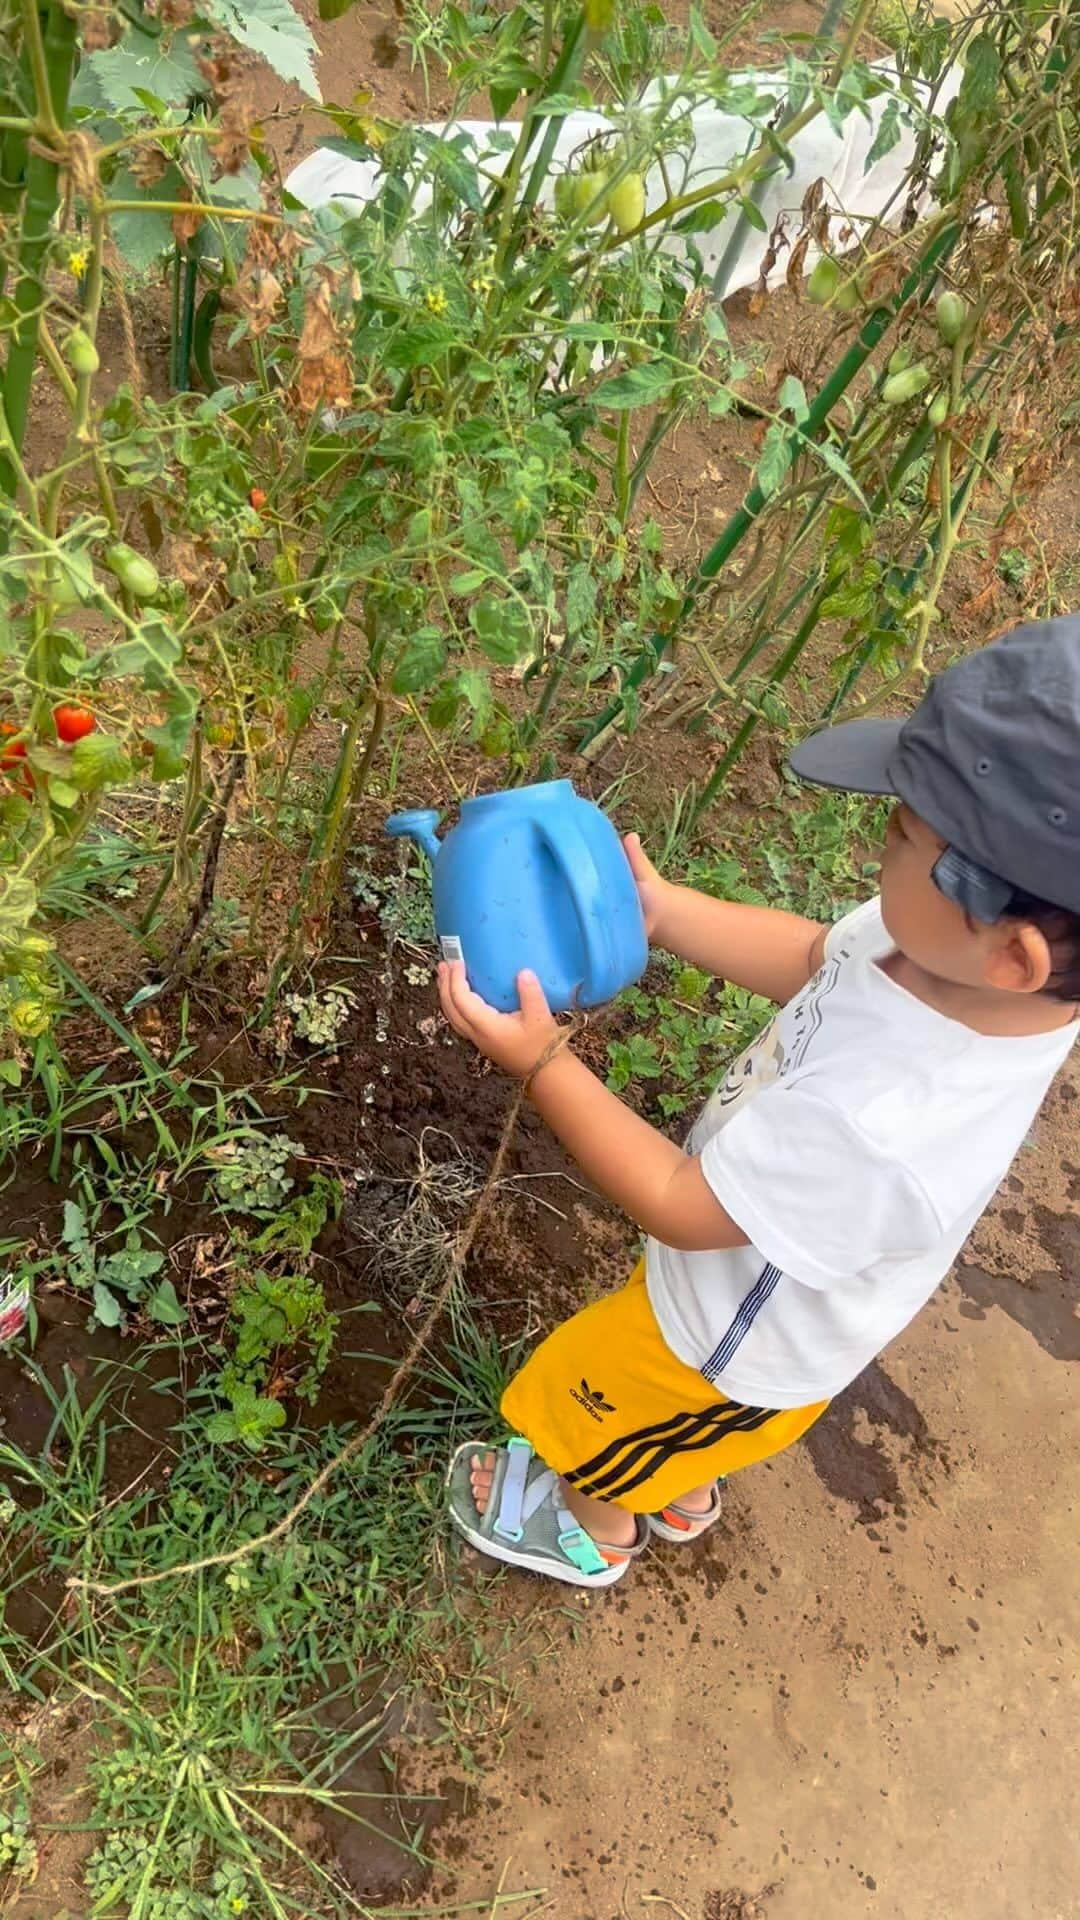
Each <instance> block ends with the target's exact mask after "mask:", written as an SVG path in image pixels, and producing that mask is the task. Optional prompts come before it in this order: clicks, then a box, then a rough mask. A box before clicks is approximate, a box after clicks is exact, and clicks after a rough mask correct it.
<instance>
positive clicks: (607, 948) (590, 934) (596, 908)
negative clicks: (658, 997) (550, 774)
mask: <svg viewBox="0 0 1080 1920" xmlns="http://www.w3.org/2000/svg"><path fill="white" fill-rule="evenodd" d="M537 830H538V832H539V834H540V838H541V840H542V841H543V843H544V845H545V847H546V848H547V850H548V852H549V853H550V855H551V857H552V859H553V860H554V862H555V865H556V866H557V867H558V869H559V872H560V874H561V875H562V878H563V881H564V883H565V886H566V890H567V892H568V893H569V895H570V899H571V901H572V902H573V907H574V912H575V914H576V915H577V921H578V926H579V927H580V929H581V940H582V945H583V947H584V949H585V968H586V972H587V974H588V975H589V978H590V981H591V984H592V986H593V989H594V996H593V997H595V998H596V999H598V1000H605V999H608V998H610V994H611V993H612V992H614V986H611V987H610V988H608V990H607V991H605V990H604V988H605V983H606V982H607V981H608V980H609V979H610V980H612V981H614V978H615V975H616V971H617V968H616V965H615V959H616V956H615V954H614V953H613V951H612V946H611V933H610V927H609V922H608V920H607V918H606V916H605V915H604V913H603V903H604V886H603V881H602V880H601V877H600V869H599V867H598V866H597V864H596V857H595V855H594V853H593V850H592V848H591V847H590V845H589V843H588V841H587V840H586V838H585V835H584V834H583V833H582V831H581V829H580V827H577V826H575V825H573V823H572V822H570V821H565V820H564V821H561V822H560V825H559V836H558V840H555V839H553V838H552V835H551V834H550V833H549V832H548V829H547V827H546V826H545V825H544V824H543V823H542V822H541V821H538V822H537ZM568 854H569V856H570V857H569V858H568V857H567V856H568ZM597 988H599V991H596V989H597Z"/></svg>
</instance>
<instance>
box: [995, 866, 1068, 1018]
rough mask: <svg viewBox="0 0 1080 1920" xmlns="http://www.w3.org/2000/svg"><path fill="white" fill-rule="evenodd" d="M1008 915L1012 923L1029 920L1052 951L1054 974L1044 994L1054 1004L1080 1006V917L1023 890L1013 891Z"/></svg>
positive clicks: (1051, 958)
mask: <svg viewBox="0 0 1080 1920" xmlns="http://www.w3.org/2000/svg"><path fill="white" fill-rule="evenodd" d="M1005 912H1006V914H1007V915H1008V917H1009V919H1010V920H1028V921H1030V922H1031V924H1032V925H1033V926H1036V927H1038V929H1039V932H1040V933H1041V934H1042V936H1043V939H1044V940H1045V941H1046V943H1047V945H1048V947H1049V948H1050V960H1051V965H1052V967H1053V972H1052V973H1051V975H1050V978H1049V980H1048V981H1047V983H1046V986H1045V988H1044V992H1046V993H1048V994H1049V995H1050V997H1051V999H1053V1000H1064V1001H1066V1002H1068V1001H1076V1002H1080V913H1073V912H1072V911H1071V909H1070V908H1068V907H1055V906H1053V905H1052V904H1051V902H1050V901H1049V900H1040V899H1039V898H1038V896H1037V895H1036V894H1034V893H1025V892H1024V890H1023V888H1022V887H1014V888H1013V894H1012V899H1011V900H1010V901H1009V904H1008V906H1007V907H1006V909H1005Z"/></svg>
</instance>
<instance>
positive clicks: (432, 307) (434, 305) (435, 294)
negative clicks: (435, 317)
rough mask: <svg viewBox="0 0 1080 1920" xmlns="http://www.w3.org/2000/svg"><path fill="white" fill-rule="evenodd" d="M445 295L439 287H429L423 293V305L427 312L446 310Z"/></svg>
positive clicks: (443, 311)
mask: <svg viewBox="0 0 1080 1920" xmlns="http://www.w3.org/2000/svg"><path fill="white" fill-rule="evenodd" d="M446 304H447V302H446V295H445V293H444V292H443V290H442V288H441V287H429V288H428V290H427V292H426V293H425V295H424V305H425V307H426V308H427V310H428V312H429V313H445V312H446Z"/></svg>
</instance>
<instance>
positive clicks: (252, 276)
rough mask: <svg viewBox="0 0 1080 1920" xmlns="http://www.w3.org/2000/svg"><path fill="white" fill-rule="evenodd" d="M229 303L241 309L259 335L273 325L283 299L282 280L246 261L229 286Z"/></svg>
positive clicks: (251, 329) (227, 290)
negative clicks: (233, 283)
mask: <svg viewBox="0 0 1080 1920" xmlns="http://www.w3.org/2000/svg"><path fill="white" fill-rule="evenodd" d="M226 294H227V296H228V297H227V299H225V295H223V296H222V297H223V299H225V304H226V305H227V306H230V307H235V308H238V309H239V311H240V312H241V313H242V314H243V315H244V318H245V319H246V321H247V323H248V328H249V330H250V331H251V333H253V334H254V335H255V337H256V338H258V336H259V334H261V333H265V332H266V329H267V327H268V326H270V324H271V322H272V320H273V318H274V315H275V313H276V312H277V309H278V306H279V305H280V302H281V297H282V288H281V282H280V280H279V279H278V278H277V276H276V275H275V274H273V273H268V272H267V271H266V269H265V268H263V267H256V266H253V265H252V264H251V262H250V261H245V263H244V269H243V272H242V273H241V275H240V277H239V279H238V280H237V282H236V285H235V286H234V287H230V288H227V289H226Z"/></svg>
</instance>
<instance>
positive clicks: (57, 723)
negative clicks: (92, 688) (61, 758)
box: [53, 707, 97, 747]
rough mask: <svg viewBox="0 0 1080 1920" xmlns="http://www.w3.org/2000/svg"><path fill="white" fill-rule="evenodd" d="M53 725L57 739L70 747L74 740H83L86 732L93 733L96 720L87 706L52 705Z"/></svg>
mask: <svg viewBox="0 0 1080 1920" xmlns="http://www.w3.org/2000/svg"><path fill="white" fill-rule="evenodd" d="M53 726H54V727H55V728H56V737H57V739H58V740H62V741H63V743H64V745H65V747H70V746H72V745H73V744H74V742H75V741H76V740H85V739H86V736H87V734H88V733H93V731H94V728H95V727H96V726H97V721H96V720H95V719H94V716H93V714H92V713H91V712H90V709H89V707H54V708H53Z"/></svg>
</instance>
